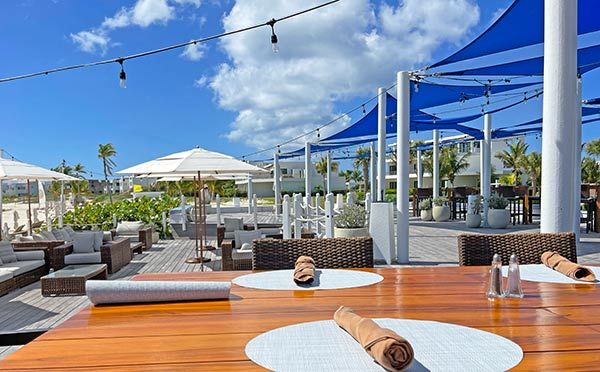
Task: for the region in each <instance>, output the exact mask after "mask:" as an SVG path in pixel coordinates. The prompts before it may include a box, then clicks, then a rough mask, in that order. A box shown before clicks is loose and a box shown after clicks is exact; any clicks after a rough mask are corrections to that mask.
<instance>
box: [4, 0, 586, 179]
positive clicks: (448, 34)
mask: <svg viewBox="0 0 600 372" xmlns="http://www.w3.org/2000/svg"><path fill="white" fill-rule="evenodd" d="M319 3H320V1H283V0H262V1H259V0H231V1H217V0H130V1H116V0H103V1H99V0H94V1H79V0H52V1H50V0H37V1H34V0H15V1H4V2H2V4H1V5H0V35H3V36H2V37H1V38H0V48H1V49H2V51H3V53H2V54H3V58H2V59H0V78H6V77H11V76H15V75H21V74H26V73H31V72H38V71H43V70H47V69H53V68H58V67H63V66H68V65H75V64H80V63H86V62H92V61H98V60H103V59H111V58H116V57H119V56H124V55H131V54H135V53H139V52H143V51H147V50H152V49H156V48H160V47H164V46H168V45H172V44H177V43H181V42H186V41H189V40H192V39H198V38H203V37H207V36H211V35H214V34H219V33H222V32H224V31H230V30H234V29H238V28H241V27H245V26H249V25H253V24H257V23H263V22H265V21H267V20H268V19H270V18H280V17H283V16H285V15H288V14H291V13H294V12H297V11H299V10H302V9H305V8H307V7H310V6H313V5H316V4H319ZM508 4H510V1H509V0H497V1H483V0H482V1H472V0H453V1H448V0H419V1H417V0H404V1H398V0H396V1H393V0H386V1H384V2H380V1H368V0H343V1H341V2H339V3H336V4H333V5H331V6H329V7H327V8H324V9H321V10H317V11H315V12H314V13H309V14H305V15H302V16H299V17H297V18H295V19H292V20H288V21H284V22H280V23H277V24H276V25H275V31H276V33H277V35H278V37H279V41H280V43H279V45H280V49H281V51H280V53H277V54H274V53H272V51H271V45H270V30H269V29H268V28H260V29H257V30H253V31H249V32H246V33H243V34H238V35H234V36H230V37H227V38H223V39H220V40H217V41H211V42H208V43H205V44H202V45H200V46H198V47H196V48H192V49H189V48H188V49H187V50H184V49H179V50H174V51H170V52H166V53H161V54H156V55H153V56H148V57H144V58H139V59H135V60H129V61H126V62H125V71H126V72H127V88H126V89H121V88H119V79H118V76H119V71H120V68H119V66H118V64H116V63H113V64H108V65H103V66H97V67H90V68H84V69H79V70H72V71H66V72H60V73H56V74H51V75H47V76H39V77H33V78H29V79H23V80H17V81H11V82H5V83H1V84H0V108H1V111H2V116H0V120H1V125H2V129H3V130H2V133H3V135H2V137H1V138H2V139H1V140H0V148H2V149H5V150H6V151H7V152H8V153H9V154H11V155H13V156H14V157H16V158H17V159H19V160H21V161H25V162H29V163H32V164H36V165H40V166H44V167H55V166H57V165H59V164H60V162H61V160H62V159H65V160H66V161H67V163H68V164H75V163H81V164H83V165H84V166H85V167H86V169H88V170H89V171H91V172H92V173H93V176H94V177H98V176H100V172H101V169H102V167H101V162H100V160H99V159H97V149H98V144H100V143H107V142H111V143H113V145H114V146H115V148H116V149H117V152H118V156H117V158H116V159H115V161H116V163H117V167H116V169H117V170H118V169H124V168H126V167H129V166H132V165H135V164H137V163H141V162H144V161H147V160H151V159H154V158H156V157H159V156H163V155H167V154H170V153H173V152H178V151H184V150H187V149H190V148H192V147H194V146H196V145H198V146H201V147H203V148H207V149H209V150H214V151H220V152H223V153H227V154H230V155H233V156H236V157H238V156H242V155H245V154H248V153H251V152H254V151H256V150H258V149H262V148H266V147H269V146H273V145H276V144H278V143H281V142H283V141H286V140H288V139H290V138H292V137H295V136H297V135H299V134H302V133H304V132H306V131H309V130H310V129H314V128H316V127H318V126H321V125H322V124H324V123H326V122H328V121H329V120H331V119H332V118H333V117H336V116H338V115H339V114H342V113H344V112H346V111H348V110H350V109H352V108H353V107H355V106H357V105H359V104H360V103H361V102H363V101H365V100H366V99H368V98H370V97H372V96H374V95H376V93H377V87H380V86H390V85H391V84H392V83H393V80H394V77H395V72H396V71H398V70H403V69H414V68H418V67H422V66H425V65H428V64H430V63H432V62H434V61H436V60H439V59H441V58H443V57H445V56H447V55H448V54H450V53H451V52H453V51H455V50H457V49H458V48H459V47H460V46H462V45H464V44H465V43H466V42H468V41H470V40H471V39H472V38H473V37H474V36H476V35H477V34H478V33H479V32H481V31H482V30H484V29H485V28H486V27H487V26H488V25H489V24H490V22H491V21H492V19H494V17H497V16H498V14H500V12H501V11H502V10H503V9H505V8H506V7H507V6H508ZM595 75H596V76H597V74H595V73H594V72H592V73H590V74H589V76H588V77H589V80H591V81H592V82H593V81H594V79H595ZM587 80H588V79H587V77H586V81H584V97H588V98H589V97H591V96H594V93H595V92H594V91H593V89H594V88H593V85H594V84H587ZM540 114H541V100H540V101H539V102H532V103H531V104H529V105H528V107H527V108H526V109H524V110H522V111H519V112H517V113H512V114H506V115H504V117H503V116H500V117H499V119H498V121H505V122H506V121H510V120H513V121H517V120H518V121H521V118H526V119H527V118H533V117H534V116H536V115H540ZM360 115H361V114H360V112H357V113H355V114H353V115H351V116H348V117H346V118H345V119H344V120H341V121H340V122H339V123H337V124H336V125H332V126H330V127H328V128H329V129H328V131H330V132H332V131H337V130H339V129H341V128H342V126H343V125H348V124H349V123H351V122H354V121H355V120H357V119H358V118H359V117H360ZM498 121H497V122H498ZM507 124H510V123H507ZM499 125H500V123H499ZM327 133H328V132H327V131H324V133H322V135H326V134H327ZM583 133H584V140H588V139H590V137H594V136H595V133H594V131H593V130H587V129H586V128H584V131H583ZM422 135H423V134H421V136H422ZM529 140H530V142H531V144H532V148H538V147H539V143H538V142H539V141H536V140H535V138H533V137H532V138H530V139H529ZM272 153H273V151H269V152H267V153H265V154H264V155H265V156H269V155H272ZM88 176H89V175H88Z"/></svg>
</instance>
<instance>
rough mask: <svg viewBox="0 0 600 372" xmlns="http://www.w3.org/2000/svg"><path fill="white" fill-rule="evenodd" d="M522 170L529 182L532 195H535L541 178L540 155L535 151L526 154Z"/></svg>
mask: <svg viewBox="0 0 600 372" xmlns="http://www.w3.org/2000/svg"><path fill="white" fill-rule="evenodd" d="M523 168H524V169H525V172H527V175H528V176H529V179H530V180H531V189H532V190H533V195H536V192H537V185H538V184H539V183H540V181H541V177H542V154H540V153H539V152H535V151H533V152H530V153H529V154H527V155H526V156H525V157H524V158H523Z"/></svg>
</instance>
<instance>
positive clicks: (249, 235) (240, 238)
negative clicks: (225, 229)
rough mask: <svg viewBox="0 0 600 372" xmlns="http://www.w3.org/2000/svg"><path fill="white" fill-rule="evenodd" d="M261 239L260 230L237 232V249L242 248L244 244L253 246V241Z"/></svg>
mask: <svg viewBox="0 0 600 372" xmlns="http://www.w3.org/2000/svg"><path fill="white" fill-rule="evenodd" d="M260 237H261V233H260V230H249V231H243V230H237V231H235V247H236V248H238V249H239V248H241V247H242V244H244V243H250V244H252V241H253V240H254V239H260Z"/></svg>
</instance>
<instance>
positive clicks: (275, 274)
mask: <svg viewBox="0 0 600 372" xmlns="http://www.w3.org/2000/svg"><path fill="white" fill-rule="evenodd" d="M382 280H383V277H382V276H381V275H379V274H375V273H369V272H365V271H357V270H339V269H316V270H315V280H314V282H312V283H311V284H296V283H295V282H294V270H274V271H265V272H262V273H253V274H248V275H243V276H239V277H237V278H235V279H233V282H234V283H235V284H237V285H240V286H242V287H248V288H255V289H268V290H280V291H290V290H292V291H313V290H316V289H341V288H354V287H364V286H367V285H371V284H375V283H379V282H380V281H382Z"/></svg>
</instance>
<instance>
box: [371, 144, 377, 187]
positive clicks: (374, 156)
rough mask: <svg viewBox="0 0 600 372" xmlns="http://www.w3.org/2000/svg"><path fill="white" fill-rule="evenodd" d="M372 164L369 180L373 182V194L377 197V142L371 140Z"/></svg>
mask: <svg viewBox="0 0 600 372" xmlns="http://www.w3.org/2000/svg"><path fill="white" fill-rule="evenodd" d="M370 149H371V164H370V166H369V168H370V169H369V170H370V172H369V180H370V182H371V192H370V194H371V195H374V196H375V197H377V167H378V164H377V150H376V149H375V142H371V146H370Z"/></svg>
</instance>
